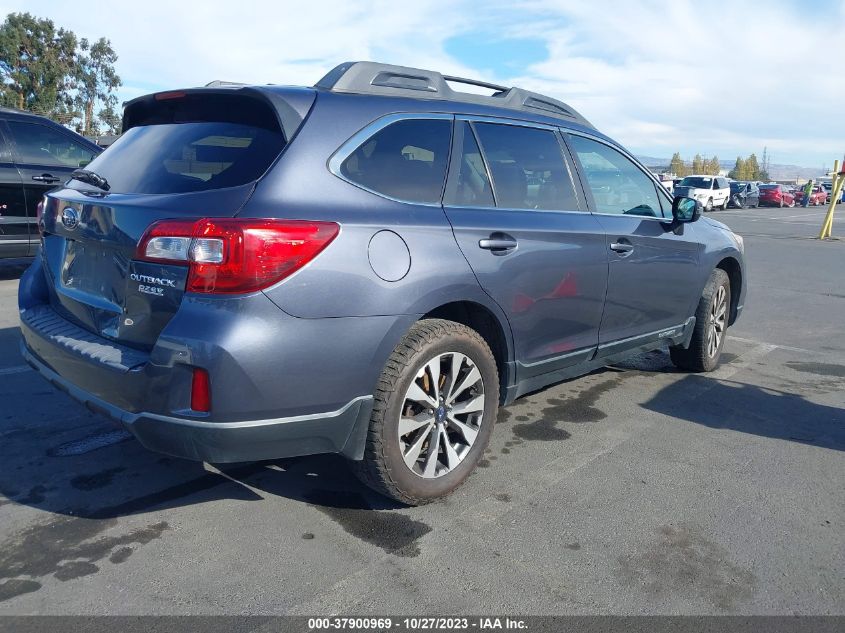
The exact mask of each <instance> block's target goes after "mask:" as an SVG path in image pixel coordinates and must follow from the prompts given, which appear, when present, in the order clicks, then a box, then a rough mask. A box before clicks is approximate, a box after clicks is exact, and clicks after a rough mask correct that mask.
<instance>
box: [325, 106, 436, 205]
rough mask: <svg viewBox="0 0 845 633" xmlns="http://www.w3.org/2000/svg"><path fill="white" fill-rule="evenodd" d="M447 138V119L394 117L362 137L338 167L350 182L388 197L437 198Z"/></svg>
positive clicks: (428, 200)
mask: <svg viewBox="0 0 845 633" xmlns="http://www.w3.org/2000/svg"><path fill="white" fill-rule="evenodd" d="M451 138H452V122H451V121H447V120H442V119H437V120H435V119H407V120H403V121H397V122H396V123H392V124H390V125H388V126H387V127H386V128H384V129H383V130H380V131H379V132H377V133H376V134H374V135H373V136H371V137H370V138H369V139H367V140H366V141H364V143H363V144H362V145H361V146H360V147H358V149H356V150H355V151H354V152H353V153H352V154H351V155H350V156H349V157H348V158H347V159H346V160H345V161H343V164H342V165H341V167H340V171H341V173H342V174H343V175H344V176H345V177H346V178H348V179H349V180H351V181H352V182H354V183H357V184H359V185H361V186H363V187H366V188H367V189H370V190H372V191H376V192H378V193H381V194H384V195H386V196H390V197H391V198H397V199H399V200H407V201H409V202H438V201H439V200H440V195H441V193H442V191H443V180H444V179H445V177H446V165H447V163H448V160H449V145H450V143H451Z"/></svg>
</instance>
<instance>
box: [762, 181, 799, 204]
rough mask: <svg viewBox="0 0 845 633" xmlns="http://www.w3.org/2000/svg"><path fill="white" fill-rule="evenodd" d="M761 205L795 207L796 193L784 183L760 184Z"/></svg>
mask: <svg viewBox="0 0 845 633" xmlns="http://www.w3.org/2000/svg"><path fill="white" fill-rule="evenodd" d="M760 206H769V207H772V206H774V207H794V206H795V194H793V193H791V192H790V191H789V189H788V188H787V187H786V186H784V185H760Z"/></svg>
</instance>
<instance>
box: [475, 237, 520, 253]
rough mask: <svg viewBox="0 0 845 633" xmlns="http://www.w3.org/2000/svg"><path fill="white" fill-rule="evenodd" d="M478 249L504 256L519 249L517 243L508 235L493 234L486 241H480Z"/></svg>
mask: <svg viewBox="0 0 845 633" xmlns="http://www.w3.org/2000/svg"><path fill="white" fill-rule="evenodd" d="M478 247H479V248H483V249H484V250H488V251H492V252H493V254H494V255H504V254H505V253H507V252H509V251H512V250H513V249H515V248H516V247H517V241H516V240H515V239H514V238H513V237H511V236H510V235H508V234H507V233H493V234H492V235H491V236H490V237H489V238H487V239H485V240H478Z"/></svg>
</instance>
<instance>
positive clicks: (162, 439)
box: [21, 339, 372, 463]
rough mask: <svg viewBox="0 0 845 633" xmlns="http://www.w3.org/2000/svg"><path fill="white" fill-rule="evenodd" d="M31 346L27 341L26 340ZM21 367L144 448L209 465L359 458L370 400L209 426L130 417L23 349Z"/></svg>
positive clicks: (145, 414) (136, 415) (143, 414)
mask: <svg viewBox="0 0 845 633" xmlns="http://www.w3.org/2000/svg"><path fill="white" fill-rule="evenodd" d="M30 340H31V339H30ZM21 351H22V353H23V356H24V359H25V360H26V362H27V363H28V364H29V365H30V366H31V367H32V368H33V369H35V370H36V371H37V372H38V373H39V374H41V375H42V376H43V377H44V378H46V379H47V380H48V381H49V382H50V383H52V384H53V386H55V387H56V388H57V389H59V390H61V391H64V392H65V393H67V394H68V395H69V396H71V397H72V398H73V399H74V400H77V401H79V402H80V403H82V404H84V405H85V406H86V407H87V408H88V409H89V410H91V411H93V412H94V413H98V414H101V415H104V416H106V417H108V418H110V419H112V420H114V421H115V422H118V423H119V424H121V425H122V426H124V427H125V428H126V429H127V430H129V431H130V432H131V433H132V434H133V435H134V436H135V437H136V438H137V439H138V440H139V441H140V442H141V444H143V445H144V446H145V447H146V448H148V449H150V450H153V451H156V452H159V453H165V454H167V455H172V456H174V457H183V458H186V459H193V460H199V461H207V462H213V463H225V462H244V461H256V460H262V459H276V458H281V457H294V456H298V455H313V454H317V453H342V454H344V455H346V456H347V457H349V458H351V459H360V458H361V454H360V453H361V449H362V448H363V442H364V440H365V438H366V432H367V428H368V424H369V418H370V412H371V410H372V396H360V397H358V398H355V399H353V400H352V401H350V402H349V403H347V404H346V405H345V406H343V407H342V408H340V409H338V410H335V411H327V412H323V413H316V414H309V415H301V416H292V417H286V418H272V419H264V420H247V421H241V422H209V421H206V420H201V419H189V418H178V417H174V416H167V415H161V414H155V413H148V412H139V413H132V412H129V411H126V410H124V409H121V408H120V407H117V406H115V405H113V404H111V403H109V402H107V401H106V400H104V399H102V398H100V397H98V396H96V395H94V394H93V393H91V392H89V391H86V390H84V389H82V388H80V387H78V386H76V385H74V384H73V383H71V382H70V381H69V380H66V379H65V378H62V377H61V376H60V375H59V374H58V373H56V372H55V371H53V370H52V369H51V368H50V367H48V366H47V365H46V364H45V363H44V362H43V361H42V360H41V359H40V358H39V357H38V356H37V355H36V354H35V353H34V352H33V351H32V350H31V348H30V347H29V346H28V345H27V344H26V343H22V344H21Z"/></svg>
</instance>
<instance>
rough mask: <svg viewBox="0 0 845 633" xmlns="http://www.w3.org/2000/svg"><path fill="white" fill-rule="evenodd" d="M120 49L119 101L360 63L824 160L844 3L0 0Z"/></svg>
mask: <svg viewBox="0 0 845 633" xmlns="http://www.w3.org/2000/svg"><path fill="white" fill-rule="evenodd" d="M0 9H3V15H5V14H6V13H9V12H13V11H29V12H30V13H33V14H34V15H37V16H39V17H46V18H50V19H52V20H53V21H54V22H55V23H56V25H57V26H63V27H65V28H69V29H71V30H72V31H74V32H75V33H76V34H77V36H79V37H87V38H89V39H96V38H99V37H101V36H105V37H107V38H109V39H110V40H111V41H112V44H113V46H114V48H115V50H116V52H117V53H118V56H119V59H118V62H117V71H118V73H119V74H120V76H121V78H122V79H123V83H124V85H123V86H122V88H121V89H120V91H119V97H120V99H121V101H123V100H127V99H131V98H133V97H135V96H138V95H140V94H145V93H148V92H154V91H158V90H166V89H173V88H179V87H186V86H197V85H203V84H205V83H207V82H208V81H211V80H214V79H223V80H228V81H240V82H246V83H258V84H264V83H276V84H294V85H312V84H314V83H315V82H316V81H317V80H318V79H319V78H320V77H322V75H323V74H325V73H326V72H327V71H328V70H330V69H331V68H332V67H334V66H335V65H337V64H338V63H341V62H343V61H348V60H373V61H380V62H386V63H394V64H401V65H406V66H415V67H419V68H428V69H433V70H439V71H441V72H443V73H449V74H453V75H459V76H464V77H472V78H477V79H483V80H486V81H491V82H494V83H500V84H505V85H515V86H520V87H523V88H528V89H532V90H536V91H538V92H543V93H545V94H548V95H550V96H553V97H556V98H558V99H561V100H562V101H565V102H567V103H568V104H570V105H571V106H572V107H574V108H576V109H577V110H578V111H580V112H581V114H583V115H584V116H585V117H586V118H587V119H588V120H589V121H590V122H591V123H593V125H595V126H596V127H597V128H598V129H600V130H601V131H603V132H605V133H606V134H608V135H610V136H612V137H613V138H615V139H616V140H618V141H619V142H621V143H622V144H623V145H625V146H626V147H627V148H628V149H630V150H631V151H633V152H635V153H637V154H640V155H648V156H656V157H661V158H662V157H669V156H671V155H672V153H673V152H675V151H680V152H681V155H682V156H683V157H684V158H686V159H688V160H689V159H691V158H692V156H693V155H694V154H695V153H696V152H700V153H701V154H703V155H705V156H707V157H711V156H713V155H714V154H715V155H717V156H719V158H720V159H722V160H732V159H734V158H735V157H736V156H737V155H739V154H741V155H743V156H745V155H747V154H749V153H751V152H755V153H756V154H757V156H758V158H759V157H760V156H761V154H762V152H763V148H764V147H768V152H769V155H770V158H771V162H772V163H784V164H796V165H802V166H806V167H819V168H821V167H822V166H826V167H827V168H828V169H830V167H831V166H832V163H833V160H834V159H835V158H840V159H841V158H842V156H843V152H845V0H805V1H803V2H801V1H787V0H769V1H758V2H743V1H741V0H739V1H734V2H720V1H718V0H711V1H710V2H703V1H701V0H699V1H697V2H696V1H689V0H662V1H660V2H653V1H650V0H643V1H639V2H637V1H634V0H631V1H628V2H625V1H619V2H609V1H602V0H588V1H585V0H508V1H499V0H487V1H486V2H479V1H478V0H470V1H464V0H452V1H446V0H432V1H431V2H426V1H425V0H414V1H413V2H403V1H402V0H392V1H384V0H355V1H354V2H352V1H348V0H346V1H343V0H338V1H336V0H326V1H322V0H304V1H303V0H299V1H297V2H291V1H289V0H276V1H270V2H265V1H254V2H251V1H249V0H240V1H239V2H218V1H216V0H201V1H195V0H167V1H164V0H145V1H144V2H142V3H139V2H137V1H136V2H131V3H130V2H125V1H123V0H108V1H102V0H85V2H84V3H83V4H80V3H76V2H68V1H57V0H53V1H49V0H23V1H17V0H14V1H11V2H10V1H8V0H6V1H4V0H0Z"/></svg>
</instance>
